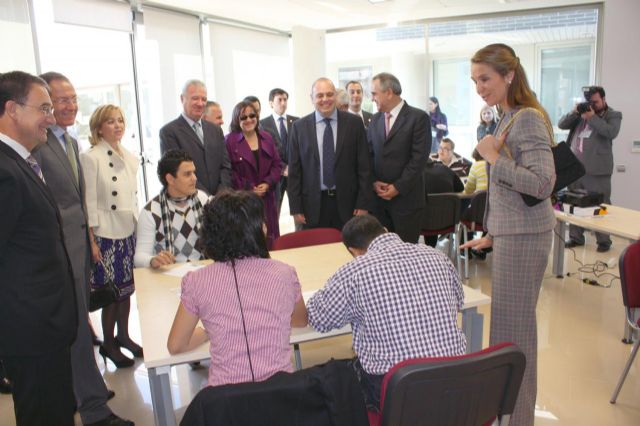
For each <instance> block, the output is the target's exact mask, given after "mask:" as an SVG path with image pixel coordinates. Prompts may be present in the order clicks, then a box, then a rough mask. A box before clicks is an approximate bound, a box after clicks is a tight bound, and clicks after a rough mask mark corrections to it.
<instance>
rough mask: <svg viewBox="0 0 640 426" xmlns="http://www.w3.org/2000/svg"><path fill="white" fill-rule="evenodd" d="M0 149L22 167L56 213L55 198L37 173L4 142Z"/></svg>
mask: <svg viewBox="0 0 640 426" xmlns="http://www.w3.org/2000/svg"><path fill="white" fill-rule="evenodd" d="M0 150H1V151H3V152H4V153H5V154H7V156H9V157H10V158H12V159H13V160H14V161H15V162H16V164H17V165H18V167H20V168H21V169H22V171H23V172H24V174H25V175H26V176H27V178H28V179H31V181H33V182H34V183H35V184H36V186H37V187H38V188H39V189H40V191H42V193H43V194H44V195H45V197H46V199H47V200H48V201H49V203H51V205H52V206H53V207H54V210H55V211H56V215H57V214H58V205H57V204H56V200H55V199H54V198H53V195H52V194H51V190H50V189H49V188H48V187H47V185H45V183H44V182H43V181H42V179H40V178H39V177H38V175H36V174H35V172H34V171H33V169H32V168H31V166H30V165H29V164H28V163H27V161H26V160H25V159H24V158H22V157H20V156H19V155H18V153H17V152H15V151H14V150H13V149H12V148H11V147H10V146H9V145H7V144H5V143H0Z"/></svg>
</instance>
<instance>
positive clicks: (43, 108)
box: [16, 102, 53, 116]
mask: <svg viewBox="0 0 640 426" xmlns="http://www.w3.org/2000/svg"><path fill="white" fill-rule="evenodd" d="M16 103H17V104H18V105H22V106H23V107H29V108H35V109H37V110H38V111H40V113H41V114H42V115H44V116H49V115H53V107H52V106H51V105H46V104H45V105H40V106H36V105H27V104H25V103H22V102H16Z"/></svg>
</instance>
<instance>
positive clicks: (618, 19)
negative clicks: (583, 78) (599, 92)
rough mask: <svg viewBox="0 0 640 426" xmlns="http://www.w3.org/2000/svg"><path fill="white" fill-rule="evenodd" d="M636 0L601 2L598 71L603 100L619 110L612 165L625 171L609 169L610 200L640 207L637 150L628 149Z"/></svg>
mask: <svg viewBox="0 0 640 426" xmlns="http://www.w3.org/2000/svg"><path fill="white" fill-rule="evenodd" d="M638 17H640V2H639V1H637V0H607V1H606V3H605V4H604V31H603V33H604V34H603V37H602V74H601V78H600V80H599V82H600V84H601V85H602V87H604V88H605V90H606V92H607V97H606V100H607V103H608V104H609V105H610V106H611V107H612V108H614V109H616V110H618V111H621V112H622V114H623V117H622V126H621V128H620V134H618V137H617V138H616V139H615V140H614V143H613V158H614V164H615V165H624V166H625V167H626V172H624V173H619V172H616V171H615V170H614V172H613V180H612V186H613V191H612V192H613V193H612V196H611V201H612V203H613V204H616V205H619V206H623V207H628V208H632V209H635V210H640V191H638V182H640V153H632V152H631V143H632V141H633V140H640V120H638V112H639V111H640V84H638V80H639V79H640V53H639V52H638V46H640V26H639V25H638Z"/></svg>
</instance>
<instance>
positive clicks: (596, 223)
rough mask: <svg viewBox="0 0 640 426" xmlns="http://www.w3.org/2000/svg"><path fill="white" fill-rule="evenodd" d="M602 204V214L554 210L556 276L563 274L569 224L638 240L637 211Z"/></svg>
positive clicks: (639, 226)
mask: <svg viewBox="0 0 640 426" xmlns="http://www.w3.org/2000/svg"><path fill="white" fill-rule="evenodd" d="M604 205H605V206H606V207H607V214H606V215H603V216H591V217H579V216H574V215H572V214H568V213H564V212H561V211H558V210H555V215H556V220H557V221H558V222H557V224H556V228H555V232H554V234H553V274H554V275H555V276H556V277H558V278H562V277H563V276H564V239H565V234H566V233H567V228H568V225H569V224H571V225H577V226H581V227H583V228H585V229H589V230H591V231H597V232H602V233H605V234H611V235H615V236H617V237H620V238H624V239H627V240H630V241H638V240H640V212H639V211H636V210H631V209H625V208H624V207H618V206H611V205H608V204H604Z"/></svg>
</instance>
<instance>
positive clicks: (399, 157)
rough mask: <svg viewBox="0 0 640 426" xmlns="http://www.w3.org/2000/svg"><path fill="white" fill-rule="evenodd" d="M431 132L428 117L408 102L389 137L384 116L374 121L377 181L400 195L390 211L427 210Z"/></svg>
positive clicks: (372, 140) (371, 132) (369, 132)
mask: <svg viewBox="0 0 640 426" xmlns="http://www.w3.org/2000/svg"><path fill="white" fill-rule="evenodd" d="M429 129H430V124H429V116H428V115H427V113H426V112H424V111H422V110H420V109H418V108H414V107H411V106H409V104H407V103H406V102H405V104H404V106H403V107H402V109H401V110H400V112H399V113H398V117H397V118H396V121H395V122H394V124H393V127H391V131H390V132H389V136H388V137H385V135H384V133H385V131H384V114H383V113H381V112H379V113H377V114H375V115H374V116H373V118H372V119H371V124H370V125H369V128H368V129H367V137H368V140H369V146H370V151H371V153H372V155H373V179H374V181H382V182H386V183H392V184H393V185H394V186H395V187H396V189H397V190H398V192H400V194H398V195H397V196H396V197H395V198H393V199H392V200H391V201H390V202H388V208H390V209H394V210H396V211H399V212H403V213H409V212H412V211H415V210H416V209H420V208H422V207H424V204H425V200H424V178H423V175H422V172H423V168H424V162H425V159H426V158H427V154H428V153H429V152H430V150H431V132H430V131H429ZM425 141H427V143H426V144H425ZM376 198H377V197H376ZM378 200H379V202H384V200H382V199H380V198H378Z"/></svg>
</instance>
